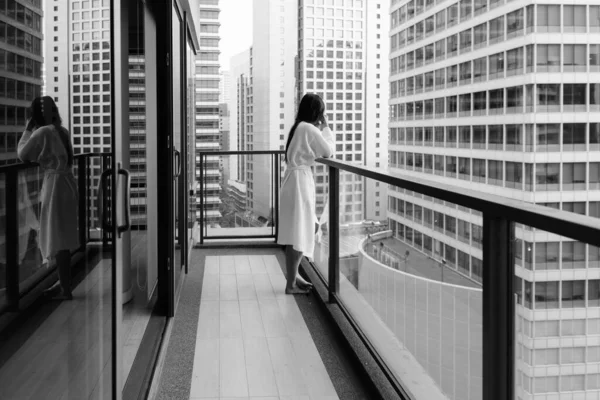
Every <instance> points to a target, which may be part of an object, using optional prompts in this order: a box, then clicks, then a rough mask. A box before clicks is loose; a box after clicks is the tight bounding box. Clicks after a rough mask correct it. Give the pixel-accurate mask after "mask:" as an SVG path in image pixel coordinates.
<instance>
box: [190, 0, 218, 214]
mask: <svg viewBox="0 0 600 400" xmlns="http://www.w3.org/2000/svg"><path fill="white" fill-rule="evenodd" d="M199 3H200V51H199V52H198V56H197V58H196V151H198V152H200V151H202V152H205V151H218V150H220V148H221V145H220V131H219V94H220V91H219V87H220V83H219V82H220V75H219V73H220V70H219V68H220V64H219V53H220V52H219V41H220V38H219V14H220V9H219V0H199ZM203 175H204V182H205V184H206V187H205V189H204V193H205V198H204V211H205V215H204V216H205V222H206V223H209V224H215V223H217V222H218V220H219V218H220V217H221V213H220V212H219V206H220V204H221V200H220V199H219V194H220V191H221V184H222V182H221V172H220V157H219V156H207V157H206V158H205V162H204V165H203ZM196 176H197V178H198V179H200V158H199V157H196ZM198 193H200V191H198ZM200 204H201V203H200V202H199V201H198V205H200ZM202 211H203V210H201V209H200V208H198V209H197V211H196V218H197V219H199V218H200V212H202Z"/></svg>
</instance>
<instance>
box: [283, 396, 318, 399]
mask: <svg viewBox="0 0 600 400" xmlns="http://www.w3.org/2000/svg"><path fill="white" fill-rule="evenodd" d="M279 400H311V398H310V397H309V396H281V397H279Z"/></svg>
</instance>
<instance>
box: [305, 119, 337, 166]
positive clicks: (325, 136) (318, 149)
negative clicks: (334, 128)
mask: <svg viewBox="0 0 600 400" xmlns="http://www.w3.org/2000/svg"><path fill="white" fill-rule="evenodd" d="M310 147H311V149H312V151H313V152H314V153H315V155H316V156H317V157H323V158H328V157H331V156H332V155H333V149H334V148H335V143H334V141H333V133H332V132H331V129H329V127H328V126H325V127H324V128H323V132H322V133H321V131H319V130H318V129H315V134H314V135H313V140H312V142H311V143H310Z"/></svg>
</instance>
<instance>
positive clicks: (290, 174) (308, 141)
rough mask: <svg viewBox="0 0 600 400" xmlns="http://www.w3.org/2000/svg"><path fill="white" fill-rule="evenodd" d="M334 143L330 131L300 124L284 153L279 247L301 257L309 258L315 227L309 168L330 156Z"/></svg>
mask: <svg viewBox="0 0 600 400" xmlns="http://www.w3.org/2000/svg"><path fill="white" fill-rule="evenodd" d="M333 150H334V141H333V134H332V133H331V129H329V128H325V129H323V132H322V133H321V131H320V130H319V129H318V128H317V127H315V126H314V125H312V124H309V123H306V122H300V124H299V125H298V127H297V128H296V132H295V133H294V137H293V138H292V141H291V143H290V146H289V148H288V151H287V156H288V162H287V168H286V171H285V175H284V177H283V183H282V185H281V191H280V201H279V204H280V212H279V239H278V243H279V244H286V245H292V246H293V248H294V250H296V251H300V252H302V254H303V255H304V256H305V257H308V258H313V251H314V248H315V224H317V223H318V220H317V215H316V210H315V204H316V192H315V180H314V178H313V173H312V170H311V168H310V167H311V166H313V165H314V164H315V159H317V158H320V157H330V156H331V155H332V154H333Z"/></svg>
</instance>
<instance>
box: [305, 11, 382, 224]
mask: <svg viewBox="0 0 600 400" xmlns="http://www.w3.org/2000/svg"><path fill="white" fill-rule="evenodd" d="M388 8H389V1H383V0H369V1H366V0H335V1H334V0H316V1H305V2H302V3H300V6H299V9H298V21H299V22H298V31H299V35H298V69H297V76H298V93H297V100H298V101H299V99H300V97H301V96H302V95H304V93H307V92H313V93H317V94H319V95H321V97H322V98H323V100H324V101H325V105H326V113H327V116H328V120H329V125H330V126H331V128H332V130H333V133H334V135H335V142H336V148H335V157H336V158H338V159H340V160H344V161H349V162H353V163H358V164H363V165H367V166H370V167H381V168H383V167H385V166H386V164H387V154H386V153H387V137H386V135H387V124H388V114H387V113H388V110H387V98H388V95H387V93H388V84H387V74H388V71H385V69H386V68H385V65H386V63H385V58H386V57H387V50H386V49H387V43H388V41H389V38H388V37H387V35H388V29H387V26H389V25H388V24H389V23H388V22H387V21H386V20H387V10H388ZM315 179H316V183H317V185H316V190H317V213H319V212H320V211H321V210H322V208H323V205H324V201H325V199H326V193H327V187H326V170H325V168H324V167H323V166H322V165H317V166H316V167H315ZM385 193H386V189H385V188H383V187H380V186H379V185H377V184H376V183H374V182H367V181H365V180H364V179H363V178H361V177H358V176H354V175H352V174H343V176H342V177H341V182H340V198H341V199H342V201H343V203H342V207H341V210H343V211H341V214H340V220H341V221H340V222H341V223H351V222H359V221H362V220H364V219H365V218H374V219H383V218H385V212H386V211H385V210H386V208H385V199H386V197H385V196H386V195H385Z"/></svg>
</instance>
